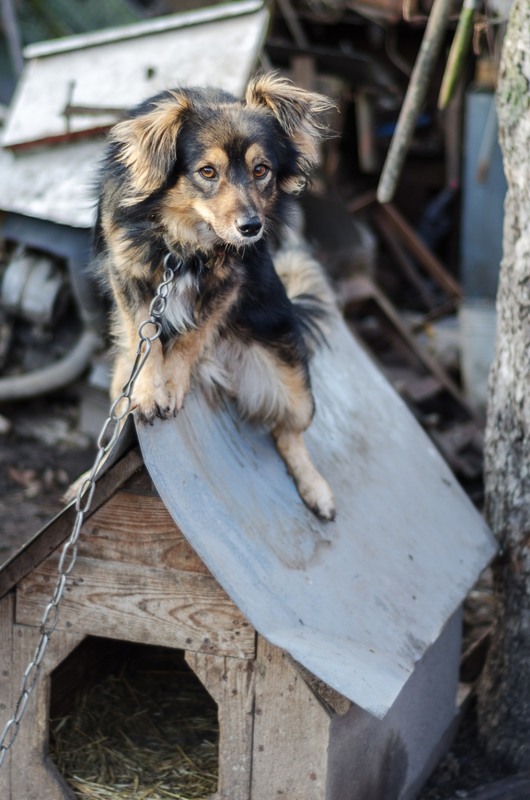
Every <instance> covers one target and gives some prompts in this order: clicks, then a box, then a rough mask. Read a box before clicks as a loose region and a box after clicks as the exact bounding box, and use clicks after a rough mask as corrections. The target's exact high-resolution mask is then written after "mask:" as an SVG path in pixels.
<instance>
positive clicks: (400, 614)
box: [137, 320, 495, 717]
mask: <svg viewBox="0 0 530 800" xmlns="http://www.w3.org/2000/svg"><path fill="white" fill-rule="evenodd" d="M313 383H314V389H315V396H316V402H317V413H316V417H315V420H314V422H313V424H312V426H311V428H310V430H309V431H308V434H307V440H308V443H309V447H310V450H311V451H312V453H313V456H314V459H315V462H316V464H317V465H318V467H319V468H320V469H321V471H322V472H323V474H324V475H325V476H326V477H327V478H328V480H329V481H330V483H331V484H332V486H333V488H334V491H335V494H336V500H337V509H338V513H337V519H336V521H335V522H333V523H327V524H326V523H320V522H319V521H318V520H317V519H316V518H315V517H314V515H313V514H312V513H311V512H310V511H308V510H307V509H306V507H305V506H304V505H303V504H302V502H301V501H300V499H299V497H298V494H297V492H296V489H295V487H294V485H293V483H292V481H291V479H290V478H289V476H288V475H287V474H286V470H285V467H284V465H283V462H282V461H281V459H280V458H279V456H278V455H277V453H276V451H275V449H274V446H273V443H272V441H271V438H270V436H269V435H268V434H266V433H265V432H264V431H262V430H261V429H259V428H257V427H256V426H253V425H251V424H248V423H245V422H242V421H241V420H240V419H239V418H238V416H237V413H236V411H235V410H234V408H233V407H232V406H231V405H227V406H226V407H224V408H223V409H221V410H219V411H218V412H212V411H211V410H210V409H209V408H208V406H207V405H206V402H205V401H204V399H203V398H202V397H201V396H200V395H198V394H195V395H190V396H189V397H188V398H187V401H186V404H185V409H184V411H183V412H182V413H181V414H179V415H178V417H177V418H176V419H174V420H170V421H165V422H162V421H157V422H156V423H155V424H154V425H153V426H147V427H146V426H143V425H140V424H139V425H138V426H137V432H138V436H139V440H140V445H141V448H142V452H143V456H144V459H145V463H146V466H147V468H148V470H149V473H150V475H151V477H152V479H153V481H154V482H155V485H156V487H157V489H158V491H159V492H160V495H161V497H162V499H163V500H164V502H165V504H166V506H167V508H168V509H169V511H170V513H171V514H172V516H173V518H174V520H175V522H176V523H177V524H178V525H179V527H180V528H181V530H182V532H183V533H184V535H185V536H186V537H187V538H188V540H189V541H190V543H191V545H192V546H193V548H194V549H195V550H196V551H197V552H198V553H199V555H200V556H201V558H202V559H203V560H204V561H205V563H206V564H207V566H208V567H209V569H210V570H211V571H212V573H213V574H214V575H215V577H216V578H217V580H218V581H219V583H220V584H221V585H222V586H223V587H224V589H225V590H226V591H227V592H228V594H229V595H230V596H231V597H232V599H233V600H234V601H235V603H236V604H237V605H238V607H239V608H240V609H241V611H243V613H244V614H245V615H246V616H247V617H248V619H249V620H250V622H251V623H252V624H253V625H254V627H255V628H256V629H257V630H258V631H259V632H260V633H261V634H263V635H264V636H265V637H266V638H267V639H269V640H270V641H271V642H273V643H274V644H276V645H278V646H279V647H282V648H284V649H285V650H287V651H288V652H289V653H290V654H291V655H292V656H293V657H294V658H296V659H297V660H298V661H299V662H301V663H302V664H303V665H304V666H305V667H307V668H308V669H309V670H311V672H313V673H314V674H315V675H317V676H318V677H319V678H321V679H322V680H324V681H326V682H327V683H328V684H329V685H330V686H332V687H333V688H335V689H336V690H338V691H339V692H341V693H342V694H344V695H345V696H346V697H348V698H350V699H351V700H352V701H353V702H355V703H357V704H358V705H360V706H361V707H362V708H364V709H366V710H368V711H369V712H371V713H372V714H374V715H376V716H378V717H382V716H384V715H385V713H386V712H387V711H388V709H389V708H390V707H391V705H392V704H393V702H394V700H395V699H396V697H397V695H398V694H399V692H400V690H401V689H402V687H403V685H404V684H405V682H406V681H407V679H408V677H409V676H410V675H411V673H412V672H413V670H414V666H415V664H416V662H417V661H418V660H419V659H420V658H421V657H422V655H423V654H424V653H425V651H426V650H427V648H428V647H429V646H430V645H431V644H432V643H433V642H434V641H435V640H436V639H437V637H438V635H439V633H440V631H441V629H442V628H443V626H444V624H445V623H446V622H447V620H448V619H449V617H450V615H451V614H452V613H453V611H454V610H455V609H456V608H457V607H458V606H459V605H460V603H461V602H462V600H463V599H464V597H465V595H466V593H467V591H468V590H469V589H470V587H471V586H472V585H473V583H474V582H475V580H476V578H477V577H478V575H479V573H480V571H481V570H482V569H483V568H484V567H485V566H486V564H487V563H488V561H489V560H490V558H491V557H492V556H493V554H494V552H495V543H494V540H493V537H492V535H491V533H490V532H489V531H488V528H487V526H486V524H485V522H484V521H483V519H482V517H481V516H480V515H479V513H478V512H477V511H476V509H475V508H474V506H473V505H472V504H471V502H470V501H469V499H468V497H467V495H466V494H465V493H464V491H463V490H462V489H461V487H460V486H459V485H458V484H457V482H456V480H455V478H454V476H453V475H452V473H451V471H450V470H449V468H448V467H447V465H446V463H445V462H444V461H443V459H442V457H441V456H440V455H439V453H438V451H437V450H436V449H435V448H434V446H433V445H432V443H431V441H430V440H429V439H428V437H427V436H426V435H425V433H424V432H423V430H422V429H421V428H420V426H419V425H418V424H417V422H416V421H415V419H414V418H413V416H412V415H411V413H410V412H409V410H408V409H407V408H406V406H405V404H404V403H403V402H402V400H401V399H400V398H399V397H398V395H397V394H396V393H395V392H394V390H393V389H392V388H391V386H390V385H389V384H388V383H387V382H386V380H385V379H384V377H383V376H382V375H381V374H380V372H379V371H378V369H377V368H376V367H375V365H374V364H373V363H372V361H371V360H370V359H369V357H368V356H367V355H366V353H365V352H364V351H363V349H362V348H361V346H360V345H359V344H358V343H357V342H356V341H355V340H354V339H353V338H352V337H351V335H350V334H349V332H348V331H347V329H346V328H345V326H344V325H343V323H342V322H341V321H340V320H337V322H336V325H335V328H334V331H333V335H332V337H331V344H330V348H329V349H324V350H322V352H321V353H320V354H319V355H318V356H317V357H316V359H315V361H314V368H313Z"/></svg>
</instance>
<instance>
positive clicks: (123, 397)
mask: <svg viewBox="0 0 530 800" xmlns="http://www.w3.org/2000/svg"><path fill="white" fill-rule="evenodd" d="M170 257H171V254H170V253H168V254H167V255H166V257H165V259H164V277H163V280H162V282H161V283H160V285H159V286H158V288H157V290H156V294H155V296H154V298H153V300H152V301H151V304H150V306H149V317H148V318H147V319H146V320H144V321H143V322H142V323H141V324H140V326H139V328H138V346H137V348H136V354H135V358H134V362H133V365H132V368H131V372H130V375H129V378H128V380H127V382H126V383H125V385H124V386H123V388H122V390H121V392H120V394H119V395H118V397H117V398H116V399H115V400H114V402H113V403H112V405H111V407H110V409H109V415H108V417H107V419H106V420H105V422H104V423H103V427H102V429H101V432H100V434H99V437H98V440H97V448H98V449H97V453H96V457H95V460H94V463H93V465H92V469H91V470H90V473H89V475H88V477H87V478H85V480H84V481H83V483H82V484H81V486H80V487H79V490H78V492H77V496H76V501H75V511H76V515H75V520H74V523H73V527H72V532H71V533H70V536H69V537H68V539H67V540H66V542H65V543H64V545H63V547H62V550H61V555H60V558H59V564H58V567H57V583H56V586H55V591H54V593H53V595H52V597H51V599H50V602H49V603H48V605H47V606H46V608H45V609H44V614H43V617H42V621H41V624H40V628H39V630H40V638H39V641H38V644H37V647H36V649H35V655H34V656H33V659H32V660H31V661H30V663H29V664H28V666H27V669H26V671H25V673H24V677H23V679H22V686H21V689H20V694H19V697H18V700H17V702H16V705H15V710H14V712H13V716H12V717H11V719H10V720H8V722H7V723H6V725H5V727H4V730H3V732H2V735H1V736H0V768H1V767H2V764H3V763H4V760H5V757H6V755H7V753H8V752H9V750H10V749H11V748H12V746H13V744H14V742H15V739H16V737H17V734H18V729H19V726H20V722H21V720H22V717H23V716H24V712H25V710H26V707H27V704H28V701H29V698H30V695H31V693H32V691H33V689H34V688H35V685H36V683H37V680H38V677H39V673H40V668H41V664H42V661H43V659H44V655H45V653H46V649H47V647H48V643H49V641H50V637H51V635H52V633H53V632H54V630H55V628H56V627H57V624H58V622H59V605H60V602H61V600H62V598H63V595H64V592H65V590H66V586H67V581H68V578H69V576H70V573H71V572H72V570H73V569H74V566H75V564H76V561H77V541H78V539H79V534H80V533H81V528H82V527H83V522H84V519H85V515H86V514H87V513H88V512H89V510H90V508H91V506H92V502H93V500H94V492H95V491H96V482H97V473H98V470H99V468H100V466H101V464H102V462H103V460H104V458H105V456H106V455H107V454H108V453H109V452H110V451H111V450H112V448H113V447H114V445H115V444H116V442H117V440H118V436H119V435H120V430H121V427H122V426H121V423H122V422H123V420H124V419H125V417H126V416H127V414H128V413H129V412H130V410H131V405H132V397H131V395H132V390H133V387H134V384H135V381H136V379H137V377H138V375H139V374H140V372H141V371H142V369H143V366H144V364H145V362H146V361H147V359H148V358H149V353H150V352H151V348H152V346H153V342H156V340H157V339H159V338H160V335H161V333H162V323H161V318H162V317H163V315H164V314H165V311H166V306H167V298H168V295H169V289H170V286H171V284H172V282H173V280H174V278H175V275H176V273H177V271H178V270H179V269H180V266H181V263H180V262H177V265H176V267H175V269H172V268H171V267H170V266H169V260H170ZM149 326H151V328H152V331H151V332H150V333H148V332H147V331H148V330H149ZM121 404H122V405H121ZM120 405H121V408H120Z"/></svg>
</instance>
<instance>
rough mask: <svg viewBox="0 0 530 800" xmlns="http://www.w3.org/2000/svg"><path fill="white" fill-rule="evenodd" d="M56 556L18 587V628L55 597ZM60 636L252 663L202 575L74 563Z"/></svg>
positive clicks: (243, 632)
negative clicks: (104, 638) (109, 640)
mask: <svg viewBox="0 0 530 800" xmlns="http://www.w3.org/2000/svg"><path fill="white" fill-rule="evenodd" d="M57 561H58V556H56V555H54V556H52V557H50V558H48V559H47V560H46V561H45V562H43V563H42V564H41V565H40V566H39V567H38V568H37V569H35V570H33V572H32V573H31V575H29V576H28V577H27V578H25V579H24V580H23V581H21V582H20V583H19V585H18V587H17V611H16V619H17V622H20V623H22V624H27V625H34V624H35V622H36V621H37V620H39V619H40V618H41V616H42V613H43V610H44V607H45V605H46V604H47V603H48V601H49V598H50V596H51V594H52V592H53V588H54V585H55V577H56V574H57ZM59 629H61V630H76V631H78V632H79V633H82V634H84V635H93V636H107V637H110V638H113V639H119V640H124V641H132V642H141V643H143V644H155V645H162V646H166V647H175V648H182V649H184V650H198V651H202V652H208V653H214V654H222V655H231V656H235V657H237V658H253V657H254V653H255V642H254V630H253V628H251V626H250V625H249V623H248V622H247V621H246V619H245V618H244V617H243V615H242V614H241V612H240V611H239V610H238V609H237V607H236V606H235V605H234V603H233V602H232V601H231V600H230V599H229V597H228V596H227V595H226V594H225V592H223V590H222V589H221V588H220V586H219V585H218V584H217V583H216V581H215V580H214V579H213V578H211V577H209V576H208V575H196V574H193V573H189V572H184V571H177V570H174V571H171V572H169V571H164V570H158V569H153V568H152V567H151V568H149V567H141V566H137V565H135V564H123V563H119V562H114V561H108V562H107V561H102V560H100V559H91V558H86V557H80V558H79V559H78V561H77V564H76V567H75V570H74V572H73V573H72V578H71V582H70V584H69V585H68V587H67V589H66V592H65V595H64V598H63V600H62V602H61V611H60V616H59Z"/></svg>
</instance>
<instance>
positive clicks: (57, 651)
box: [2, 625, 82, 800]
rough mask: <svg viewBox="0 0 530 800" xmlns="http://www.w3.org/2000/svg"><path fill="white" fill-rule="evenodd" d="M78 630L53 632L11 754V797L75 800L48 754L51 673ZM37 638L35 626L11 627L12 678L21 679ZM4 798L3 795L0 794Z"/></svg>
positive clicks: (13, 799) (69, 649)
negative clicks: (73, 631) (74, 631)
mask: <svg viewBox="0 0 530 800" xmlns="http://www.w3.org/2000/svg"><path fill="white" fill-rule="evenodd" d="M81 638H82V637H81V636H80V635H78V634H77V633H67V632H65V631H57V630H56V631H55V633H54V634H53V636H52V637H51V639H50V643H49V646H48V650H47V651H46V656H45V659H44V661H43V664H42V669H41V674H40V677H39V680H38V682H37V684H36V687H35V689H34V691H33V693H32V695H31V698H30V700H29V702H28V705H27V708H26V713H25V716H24V720H23V722H22V724H21V726H20V728H19V733H18V738H17V741H16V744H15V746H14V748H13V755H12V759H13V760H12V768H11V769H12V783H11V796H9V795H8V797H10V800H30V798H31V800H33V798H35V800H37V798H38V800H74V794H73V792H72V790H71V789H70V788H69V787H68V786H67V784H66V781H65V780H64V778H63V777H62V775H61V774H60V773H59V771H58V770H57V769H56V767H55V765H54V764H53V763H52V761H51V760H50V759H49V758H48V756H47V750H48V738H49V728H48V718H49V694H50V674H51V672H52V671H53V669H54V668H55V667H56V666H57V664H59V663H60V662H61V661H63V660H64V659H65V658H66V657H67V656H68V655H69V654H70V653H71V652H72V650H73V649H74V648H75V647H76V646H77V645H78V644H79V642H80V640H81ZM38 639H39V632H38V629H36V628H29V627H26V626H22V625H15V626H14V629H13V678H14V681H15V686H19V685H20V684H21V682H22V676H23V674H24V671H25V669H26V667H27V665H28V663H29V662H30V661H31V659H32V658H33V656H34V653H35V648H36V646H37V643H38ZM2 797H3V796H2Z"/></svg>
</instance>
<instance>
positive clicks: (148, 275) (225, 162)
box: [94, 73, 335, 520]
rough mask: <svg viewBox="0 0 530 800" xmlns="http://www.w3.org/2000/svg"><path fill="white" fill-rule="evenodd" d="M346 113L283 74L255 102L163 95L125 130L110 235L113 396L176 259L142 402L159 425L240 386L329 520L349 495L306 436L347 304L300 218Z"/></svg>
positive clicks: (111, 166) (265, 82)
mask: <svg viewBox="0 0 530 800" xmlns="http://www.w3.org/2000/svg"><path fill="white" fill-rule="evenodd" d="M331 107H332V103H331V102H330V101H329V100H328V99H327V98H326V97H324V96H322V95H320V94H316V93H312V92H307V91H304V90H302V89H300V88H297V87H296V86H295V85H294V84H292V83H291V82H290V81H288V80H287V79H284V78H282V77H280V76H279V75H278V74H276V73H269V74H265V75H261V76H258V77H255V78H254V79H252V80H251V81H250V83H249V84H248V87H247V90H246V94H245V97H244V99H238V98H236V97H234V96H232V95H231V94H228V93H226V92H224V91H222V90H219V89H212V88H204V89H203V88H177V89H173V90H168V91H164V92H161V93H160V94H158V95H156V96H154V97H152V98H150V99H148V100H146V101H145V102H143V103H142V104H141V105H139V106H138V107H137V108H135V109H133V110H132V111H131V112H130V113H129V115H128V117H127V118H126V119H124V120H122V121H121V122H119V123H117V124H116V125H115V126H114V127H113V128H112V129H111V131H110V133H109V141H108V146H107V151H106V155H105V157H104V160H103V164H102V169H101V174H100V182H99V203H98V214H97V221H96V226H95V231H94V254H95V264H96V269H97V271H98V272H99V274H100V276H102V278H103V280H104V282H105V284H106V285H107V287H108V288H109V289H110V291H111V294H112V296H113V301H114V302H113V306H114V311H113V320H112V333H113V338H114V341H115V343H116V350H117V354H116V360H115V366H114V373H113V380H112V389H111V391H112V394H113V397H117V396H118V394H119V392H120V391H121V389H122V387H123V386H124V384H125V383H126V381H127V380H128V378H129V375H130V370H131V366H132V364H133V362H134V358H135V353H136V349H137V345H138V329H139V325H140V324H141V323H142V322H143V321H144V320H145V319H147V318H148V317H149V307H150V302H151V300H152V299H153V297H154V296H155V292H156V289H157V287H158V286H159V284H160V282H161V281H162V280H163V275H164V264H167V265H169V266H171V267H172V268H173V269H174V271H175V273H176V275H175V280H174V281H173V283H172V285H171V288H170V290H169V293H168V296H167V303H166V308H165V313H164V315H163V318H162V320H161V326H162V330H161V335H160V338H159V340H157V341H155V342H153V345H152V350H151V352H150V354H149V357H148V358H147V360H146V362H145V365H144V367H143V370H142V371H141V372H140V374H139V376H138V378H137V380H136V382H135V384H134V388H133V393H132V408H133V409H134V410H135V412H136V414H137V416H138V417H139V418H140V419H141V420H143V421H144V422H147V423H149V422H151V423H152V422H153V420H154V418H155V417H161V418H167V417H171V416H173V415H175V414H176V413H177V412H178V411H180V409H181V408H182V406H183V403H184V398H185V396H186V394H187V393H188V391H189V390H190V387H191V386H195V385H198V386H201V387H202V388H203V389H204V390H205V391H206V392H207V393H208V395H209V396H210V397H212V396H214V395H215V394H216V393H217V392H218V391H224V392H225V393H227V394H228V395H230V396H232V397H233V398H235V401H236V404H237V407H238V409H239V411H240V413H241V414H242V415H243V416H245V417H246V418H250V419H253V420H258V421H260V422H261V423H264V424H265V425H266V426H268V428H269V429H270V431H271V432H272V436H273V437H274V440H275V443H276V447H277V449H278V452H279V453H280V455H281V456H282V457H283V459H284V461H285V464H286V466H287V469H288V471H289V473H290V474H291V475H292V477H293V479H294V481H295V483H296V486H297V488H298V492H299V494H300V496H301V498H302V500H303V501H304V502H305V503H306V505H307V506H308V507H309V508H310V509H311V510H312V511H313V512H314V513H315V514H316V515H317V516H318V517H319V518H320V519H322V520H332V519H334V517H335V504H334V499H333V494H332V491H331V489H330V487H329V485H328V483H327V482H326V480H325V479H324V478H323V477H322V476H321V475H320V474H319V472H318V471H317V469H316V468H315V466H314V465H313V463H312V461H311V458H310V456H309V453H308V451H307V448H306V446H305V443H304V439H303V432H304V431H305V430H306V429H307V427H308V426H309V424H310V423H311V420H312V417H313V414H314V401H313V395H312V392H311V382H310V376H309V366H308V364H309V357H310V355H311V353H312V352H313V350H314V347H315V344H316V342H317V341H318V340H319V338H321V336H322V334H323V331H324V329H325V322H324V320H325V317H326V314H327V313H328V311H329V308H330V306H331V304H332V303H333V299H332V295H331V291H330V289H329V287H328V285H327V282H326V280H325V278H324V276H323V274H322V272H321V270H320V267H319V265H318V264H317V263H316V262H315V261H314V260H313V258H312V257H311V256H310V254H309V253H308V252H307V251H306V250H305V249H304V247H303V246H302V245H301V243H300V241H299V238H298V237H297V235H296V233H293V232H292V231H289V228H288V227H286V225H285V222H286V220H287V218H288V215H289V205H290V204H292V198H293V196H296V195H298V194H300V192H301V191H302V190H303V189H304V188H305V187H306V184H307V182H308V178H309V175H310V172H311V170H312V169H313V168H314V167H315V165H316V164H317V163H318V157H319V143H320V141H321V140H322V139H323V138H324V137H326V136H327V135H328V128H327V127H326V124H325V115H326V113H327V112H328V111H329V109H330V108H331Z"/></svg>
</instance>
